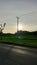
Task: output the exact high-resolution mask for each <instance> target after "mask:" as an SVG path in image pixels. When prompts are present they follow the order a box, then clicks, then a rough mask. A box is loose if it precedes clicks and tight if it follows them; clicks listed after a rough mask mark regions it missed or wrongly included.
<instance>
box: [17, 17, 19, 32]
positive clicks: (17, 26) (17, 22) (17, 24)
mask: <svg viewBox="0 0 37 65" xmlns="http://www.w3.org/2000/svg"><path fill="white" fill-rule="evenodd" d="M18 25H19V17H18V16H17V32H18Z"/></svg>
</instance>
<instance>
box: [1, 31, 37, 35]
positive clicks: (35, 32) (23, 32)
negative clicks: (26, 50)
mask: <svg viewBox="0 0 37 65" xmlns="http://www.w3.org/2000/svg"><path fill="white" fill-rule="evenodd" d="M0 35H4V36H15V35H37V31H33V32H29V31H18V32H16V33H15V34H11V33H0Z"/></svg>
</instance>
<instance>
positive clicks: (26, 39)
mask: <svg viewBox="0 0 37 65" xmlns="http://www.w3.org/2000/svg"><path fill="white" fill-rule="evenodd" d="M0 42H8V43H14V44H19V45H26V46H33V47H37V36H36V35H25V36H21V38H20V39H19V38H16V36H4V35H3V36H2V37H1V36H0Z"/></svg>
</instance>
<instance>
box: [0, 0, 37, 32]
mask: <svg viewBox="0 0 37 65" xmlns="http://www.w3.org/2000/svg"><path fill="white" fill-rule="evenodd" d="M17 16H18V17H19V24H20V26H22V29H21V30H23V31H37V0H0V24H2V25H3V24H4V22H6V26H5V28H4V30H3V32H4V33H15V32H17Z"/></svg>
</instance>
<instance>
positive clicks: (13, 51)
mask: <svg viewBox="0 0 37 65" xmlns="http://www.w3.org/2000/svg"><path fill="white" fill-rule="evenodd" d="M0 65H37V49H35V48H28V47H22V46H16V45H8V44H2V43H0Z"/></svg>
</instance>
